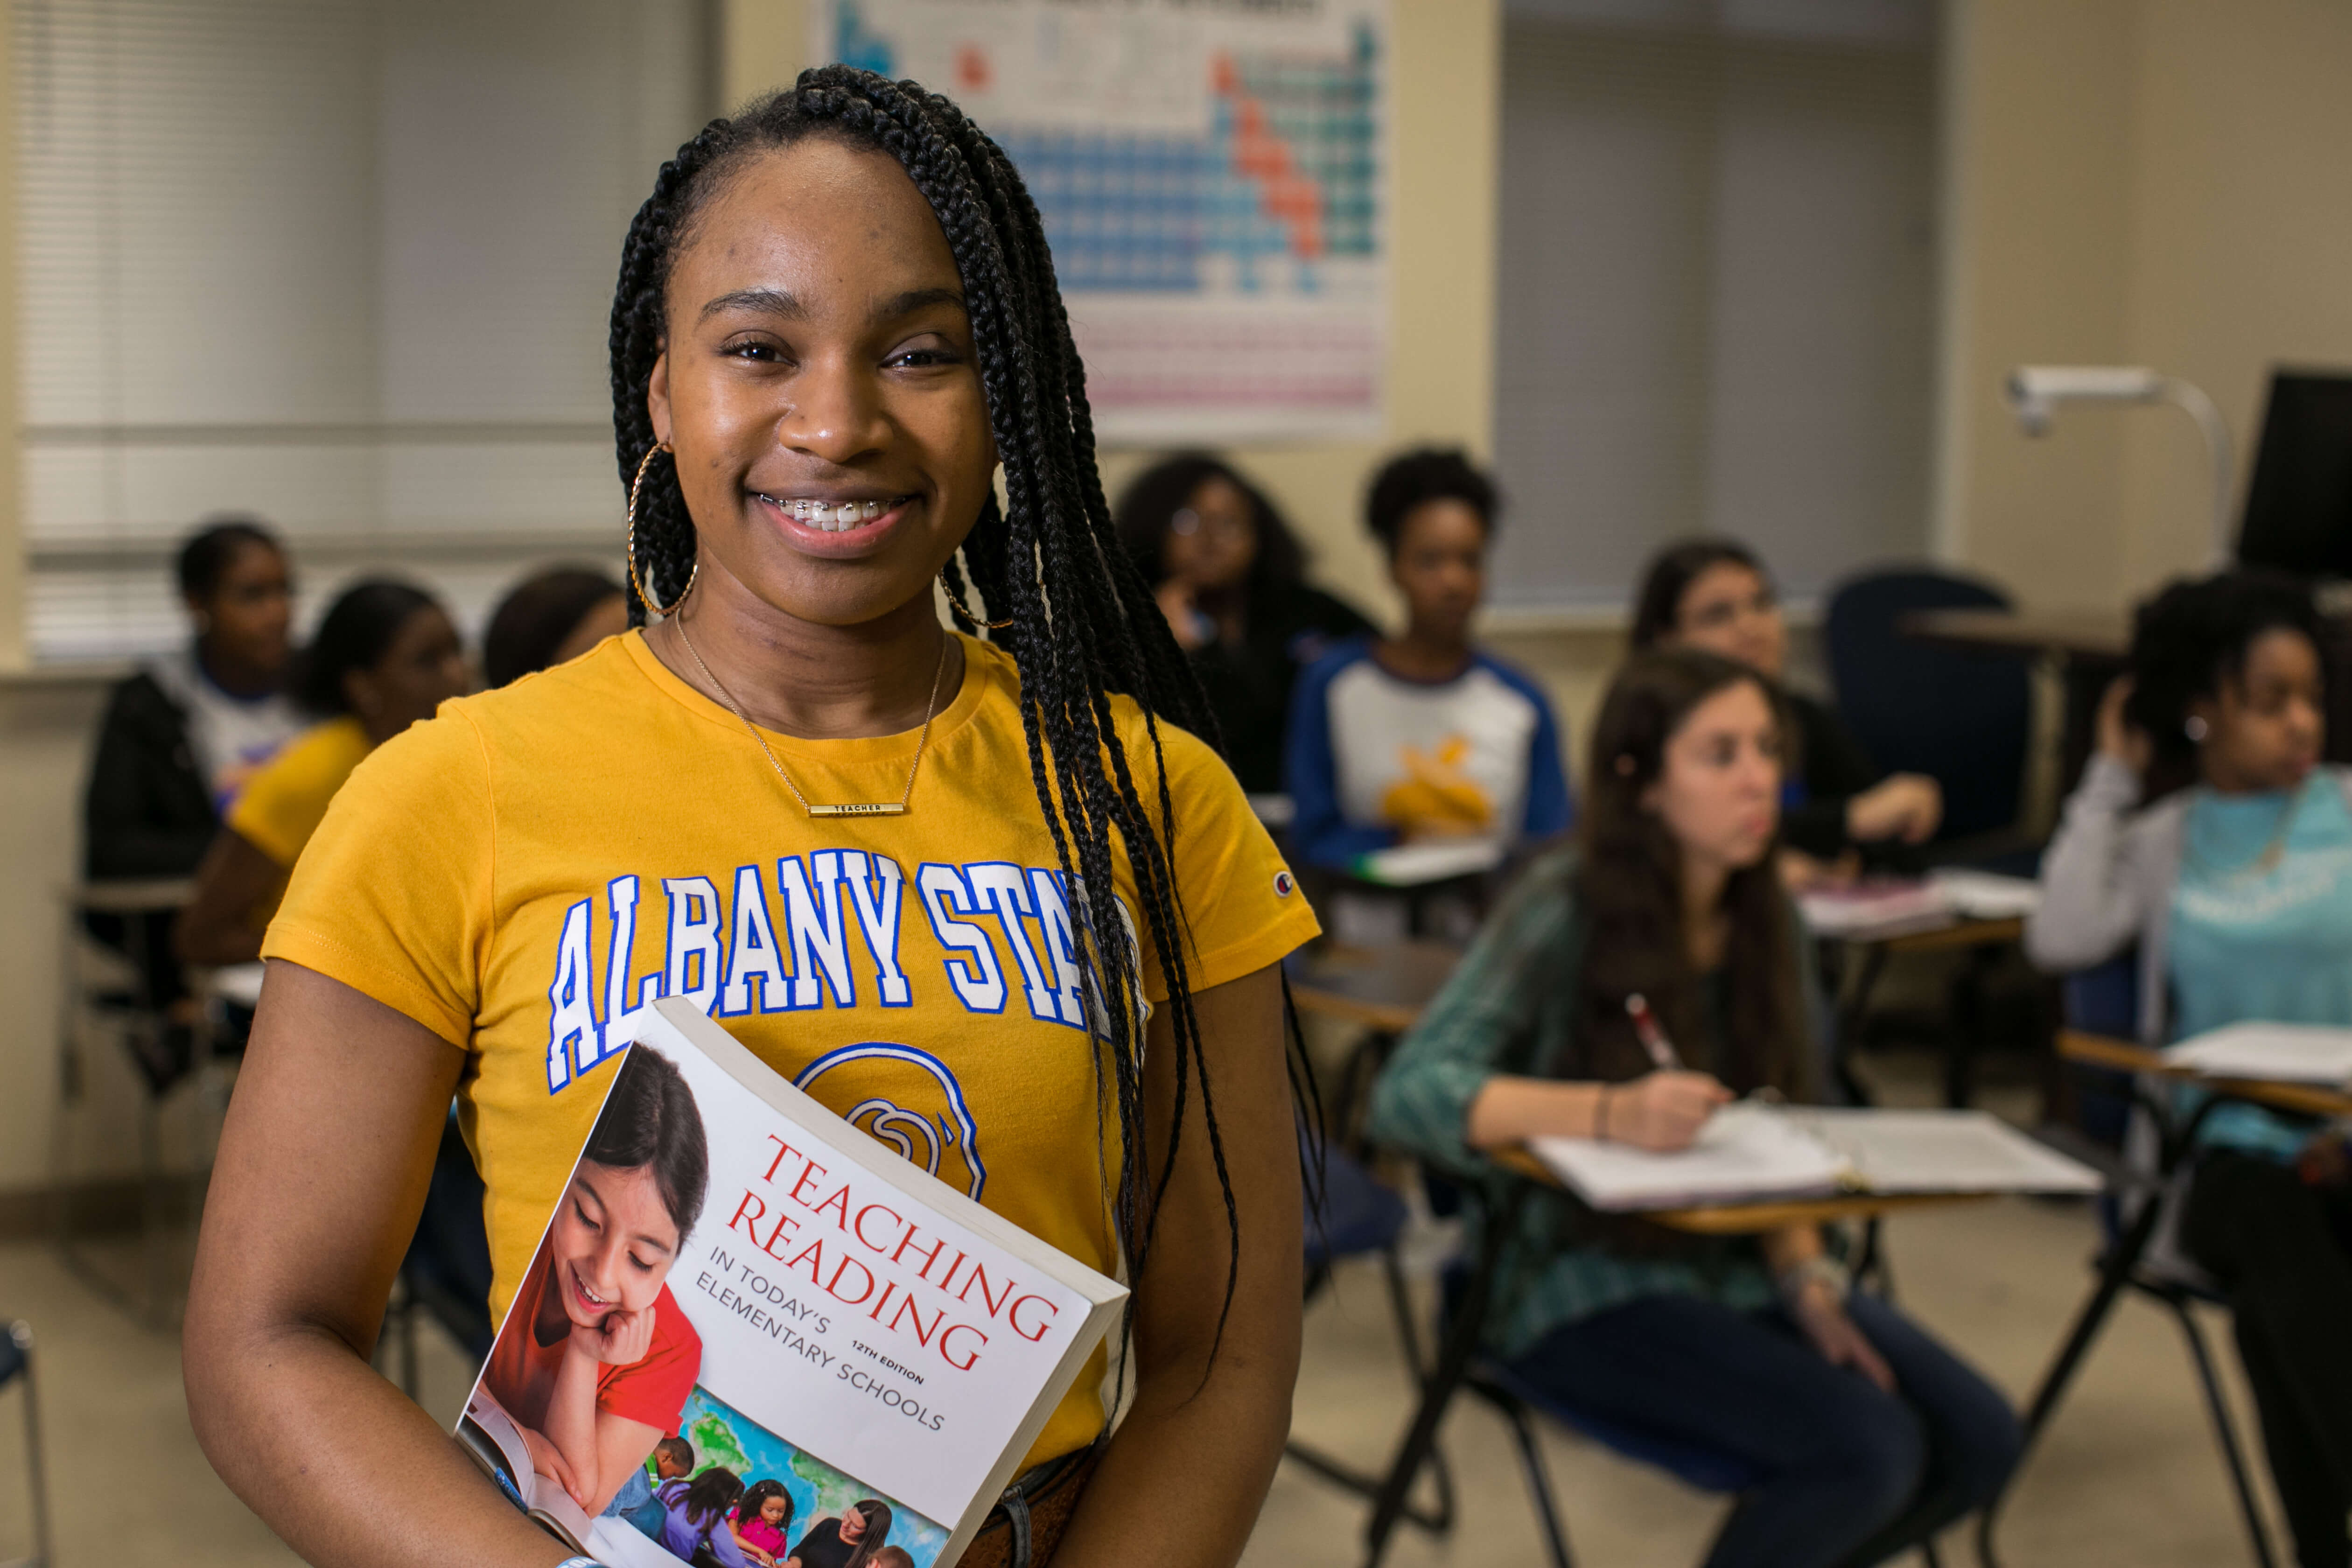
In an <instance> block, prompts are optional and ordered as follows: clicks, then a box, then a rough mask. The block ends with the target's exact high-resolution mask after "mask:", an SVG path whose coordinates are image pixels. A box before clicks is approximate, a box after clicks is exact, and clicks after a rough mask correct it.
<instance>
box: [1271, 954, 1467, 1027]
mask: <svg viewBox="0 0 2352 1568" xmlns="http://www.w3.org/2000/svg"><path fill="white" fill-rule="evenodd" d="M1461 962H1462V950H1461V949H1460V948H1458V947H1455V946H1454V945H1452V944H1451V943H1448V942H1428V941H1413V942H1384V943H1382V944H1381V945H1380V946H1378V947H1350V946H1349V945H1347V944H1346V943H1343V942H1328V943H1326V944H1324V945H1323V946H1322V947H1320V948H1319V949H1316V950H1314V951H1311V952H1302V953H1300V954H1299V955H1298V957H1297V960H1296V961H1294V962H1293V963H1291V965H1290V999H1291V1000H1292V1001H1293V1002H1295V1003H1296V1004H1297V1006H1298V1010H1299V1011H1300V1012H1302V1013H1313V1014H1317V1015H1318V1016H1322V1017H1326V1018H1339V1019H1344V1020H1345V1021H1346V1022H1348V1023H1350V1024H1363V1025H1367V1026H1370V1027H1372V1028H1375V1029H1379V1030H1381V1031H1382V1032H1383V1033H1386V1034H1391V1035H1402V1034H1403V1033H1404V1032H1405V1031H1406V1030H1407V1029H1410V1028H1412V1026H1413V1021H1414V1020H1415V1019H1417V1018H1419V1017H1420V1016H1421V1013H1422V1009H1423V1008H1424V1007H1426V1006H1428V1005H1429V1004H1430V1002H1431V1000H1432V999H1433V998H1434V997H1435V996H1436V994H1437V993H1438V991H1439V990H1440V988H1442V987H1443V986H1444V984H1445V982H1446V981H1447V980H1448V979H1449V978H1451V977H1452V975H1453V973H1454V965H1455V964H1457V963H1461Z"/></svg>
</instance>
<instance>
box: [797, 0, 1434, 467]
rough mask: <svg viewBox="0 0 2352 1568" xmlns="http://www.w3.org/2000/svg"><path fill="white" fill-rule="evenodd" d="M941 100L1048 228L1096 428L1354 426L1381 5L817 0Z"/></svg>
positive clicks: (1376, 421)
mask: <svg viewBox="0 0 2352 1568" xmlns="http://www.w3.org/2000/svg"><path fill="white" fill-rule="evenodd" d="M810 18H811V27H812V31H813V33H814V37H812V38H811V40H810V42H811V45H812V47H813V58H816V59H819V60H842V61H846V62H847V63H849V64H851V65H856V66H863V67H865V68H867V69H869V70H875V71H879V72H881V73H882V74H884V75H886V76H888V77H891V78H893V79H903V78H908V77H912V78H914V79H916V80H918V81H920V82H922V83H923V84H924V85H925V86H927V87H929V88H931V89H934V90H936V91H940V92H944V93H946V94H947V95H948V96H949V97H950V98H952V99H954V100H956V101H957V103H958V104H960V105H961V107H962V108H963V110H964V111H965V112H966V113H968V114H970V115H971V117H972V118H973V119H974V120H975V121H978V122H979V123H980V125H981V126H982V128H983V129H984V130H986V131H987V132H989V134H990V135H991V136H992V137H994V138H995V139H996V141H997V142H998V143H999V144H1000V145H1001V146H1003V148H1004V150H1005V152H1006V153H1008V154H1010V155H1011V157H1012V158H1013V163H1015V165H1016V166H1018V167H1019V169H1020V171H1021V176H1022V179H1023V180H1024V182H1025V183H1026V184H1027V185H1028V187H1029V191H1030V194H1031V195H1032V196H1034V198H1035V200H1036V203H1037V206H1038V210H1039V212H1040V213H1041V214H1042V215H1043V216H1044V218H1045V232H1046V237H1047V239H1048V240H1049V241H1050V243H1051V244H1052V246H1053V250H1054V264H1055V272H1056V273H1057V275H1058V276H1059V278H1060V280H1061V285H1062V291H1063V296H1064V299H1065V300H1066V303H1067V305H1068V308H1069V312H1070V319H1071V325H1072V330H1073V331H1074V332H1075V333H1076V337H1077V342H1078V348H1079V352H1080V353H1082V354H1084V356H1085V358H1086V363H1087V392H1088V395H1089V398H1090V400H1091V402H1092V403H1093V405H1094V411H1095V420H1096V426H1097V433H1098V434H1099V435H1100V436H1101V437H1102V438H1103V439H1104V440H1106V441H1108V442H1113V443H1118V444H1127V445H1164V444H1171V443H1179V442H1223V441H1237V440H1268V439H1276V440H1280V439H1297V438H1312V437H1368V436H1372V435H1376V434H1377V433H1378V432H1379V429H1380V427H1381V395H1382V380H1383V372H1384V365H1385V359H1386V336H1387V253H1388V242H1387V237H1386V234H1387V221H1388V214H1387V206H1388V196H1387V190H1388V185H1387V163H1388V146H1387V123H1388V115H1389V109H1388V76H1387V49H1388V5H1387V0H814V3H813V4H812V5H811V6H810Z"/></svg>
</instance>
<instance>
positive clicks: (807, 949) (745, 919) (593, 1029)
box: [546, 849, 1136, 1094]
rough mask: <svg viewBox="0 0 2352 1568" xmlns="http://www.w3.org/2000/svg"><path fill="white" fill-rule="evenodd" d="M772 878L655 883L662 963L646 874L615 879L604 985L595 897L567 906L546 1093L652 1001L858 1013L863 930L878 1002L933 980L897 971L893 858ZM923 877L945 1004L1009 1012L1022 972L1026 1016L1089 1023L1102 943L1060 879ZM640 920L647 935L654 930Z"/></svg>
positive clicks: (554, 983)
mask: <svg viewBox="0 0 2352 1568" xmlns="http://www.w3.org/2000/svg"><path fill="white" fill-rule="evenodd" d="M766 870H767V868H765V867H764V866H761V865H759V864H757V863H754V864H752V865H748V866H738V867H737V868H735V870H734V874H733V876H732V878H731V879H729V883H728V890H727V891H726V892H725V893H723V894H722V893H721V892H720V890H719V889H720V883H719V880H718V879H714V878H712V877H709V876H703V875H687V876H678V877H662V878H660V879H659V881H660V886H661V890H662V898H663V915H662V919H661V921H660V922H659V927H658V929H659V930H660V931H661V933H662V936H661V952H660V954H659V955H658V961H656V955H655V954H654V953H652V952H643V953H641V952H639V951H638V944H637V930H638V925H639V923H640V922H639V921H638V918H637V917H638V911H639V909H640V906H641V904H642V903H643V902H644V899H645V890H646V888H647V886H648V879H646V878H643V877H641V876H640V875H638V874H636V873H631V874H628V875H625V876H619V877H614V878H613V879H611V880H609V881H608V882H606V883H605V886H604V899H603V900H601V901H602V903H603V905H604V920H605V930H604V942H603V944H602V956H603V961H604V972H603V973H602V975H601V976H600V975H599V974H598V973H597V971H596V963H597V958H598V952H599V946H598V942H597V933H596V931H595V929H594V928H595V924H596V920H597V909H596V906H597V904H598V902H599V901H600V900H596V899H595V898H593V897H589V898H583V899H580V900H576V901H575V902H573V903H572V904H571V905H570V906H569V907H568V908H567V909H566V910H564V914H563V923H562V927H561V929H560V930H559V931H558V932H557V935H556V939H555V951H554V952H552V953H551V955H550V959H551V962H550V964H549V969H548V974H549V979H548V985H547V1019H548V1022H547V1053H546V1067H547V1089H548V1092H549V1093H550V1094H553V1093H555V1092H556V1091H558V1090H560V1089H563V1088H564V1087H565V1086H566V1085H568V1084H570V1083H572V1082H574V1081H576V1080H577V1079H579V1078H580V1076H581V1075H582V1074H583V1073H585V1072H587V1071H588V1070H589V1069H590V1068H593V1067H595V1066H596V1065H597V1064H598V1063H600V1062H603V1061H604V1060H606V1059H608V1058H611V1057H613V1056H615V1055H617V1054H618V1053H619V1052H620V1050H621V1049H622V1047H625V1046H626V1045H627V1044H628V1043H629V1041H631V1040H632V1039H634V1038H635V1037H636V1029H637V1024H638V1021H639V1018H640V1017H641V1016H642V1015H643V1013H644V1011H645V1009H646V1006H647V1005H650V1004H651V1003H652V1002H653V1001H654V999H655V998H656V997H659V996H684V997H687V998H689V999H690V1000H691V1001H692V1002H693V1003H694V1005H696V1006H698V1007H700V1008H702V1009H703V1010H704V1011H705V1012H708V1013H709V1014H711V1015H712V1016H717V1017H741V1016H748V1015H753V1014H765V1013H785V1012H793V1011H798V1010H802V1009H807V1008H815V1007H824V1006H827V1005H831V1006H833V1007H835V1008H849V1007H855V1006H856V1005H858V1003H859V1000H860V997H859V988H858V978H859V977H858V973H857V971H858V969H859V968H861V967H864V966H863V965H859V964H857V963H856V962H855V955H854V953H853V952H852V947H853V943H852V938H851V931H852V929H853V928H855V931H856V935H857V937H858V938H860V939H862V940H863V943H864V946H865V952H866V960H867V962H868V963H870V965H871V970H870V978H871V982H872V984H873V991H872V994H871V995H872V1001H873V1004H874V1005H879V1006H883V1007H911V1006H913V1005H915V999H916V992H917V989H918V986H919V984H934V985H936V984H937V981H935V980H929V981H927V980H926V978H925V976H923V975H909V974H908V973H907V971H906V968H905V966H904V965H903V964H902V963H901V962H900V960H899V956H898V939H899V933H900V931H902V929H903V926H904V922H905V921H906V920H907V919H908V908H907V906H908V902H909V901H910V900H908V896H907V893H908V876H907V873H906V871H905V869H904V868H902V867H900V866H899V864H898V862H897V861H896V860H893V859H892V858H889V857H888V856H887V855H877V854H874V853H872V852H871V851H868V850H863V849H819V850H815V851H813V852H811V853H809V854H807V855H804V856H803V855H786V856H782V857H781V858H778V859H777V860H776V862H775V885H774V888H773V889H770V887H769V885H768V882H767V879H766ZM912 881H913V884H914V899H913V900H912V901H914V902H916V903H919V905H920V906H921V909H922V911H923V916H924V918H925V919H926V920H927V921H929V924H930V928H931V934H932V936H933V937H934V938H936V939H937V940H938V942H939V944H940V948H941V949H942V950H943V954H942V957H941V960H940V978H942V979H944V980H945V981H946V982H947V987H946V991H945V992H944V993H943V994H942V993H939V992H936V991H935V992H934V993H933V995H934V997H935V998H937V999H938V1000H940V1001H944V1000H945V999H946V997H948V996H952V997H953V998H954V999H955V1001H956V1004H957V1005H960V1006H961V1008H962V1009H963V1010H964V1011H965V1012H967V1013H976V1014H986V1015H1002V1014H1003V1012H1004V1007H1005V1003H1006V1002H1007V1001H1008V1000H1010V998H1011V994H1012V990H1013V986H1012V984H1011V983H1010V976H1011V975H1012V974H1013V973H1018V974H1019V976H1020V986H1021V990H1022V993H1023V999H1024V1001H1025V1002H1026V1003H1027V1005H1028V1011H1029V1015H1030V1016H1032V1017H1033V1018H1036V1019H1038V1020H1040V1021H1042V1022H1045V1023H1053V1024H1061V1025H1064V1026H1068V1027H1070V1028H1076V1029H1083V1028H1085V1027H1086V1026H1087V983H1086V970H1085V965H1086V963H1087V958H1086V954H1087V952H1088V950H1089V948H1090V946H1091V941H1092V938H1091V935H1090V932H1089V931H1088V929H1087V919H1088V917H1087V911H1086V910H1085V908H1084V905H1085V900H1083V899H1076V900H1074V899H1073V898H1072V897H1071V896H1070V889H1069V886H1068V884H1067V883H1066V880H1065V879H1064V878H1063V876H1062V874H1061V872H1060V871H1058V870H1056V869H1055V868H1051V867H1043V866H1030V867H1023V866H1016V865H1014V864H1013V863H1012V862H1011V861H1006V860H985V861H978V862H974V863H971V864H969V865H961V866H959V865H950V864H944V863H941V862H938V861H931V862H927V863H926V864H924V865H922V866H920V867H919V868H917V869H916V871H915V875H914V877H913V879H912ZM1113 903H1114V905H1115V906H1116V910H1117V913H1118V917H1119V920H1120V922H1121V924H1122V926H1123V927H1124V928H1125V933H1126V937H1127V942H1128V945H1129V952H1130V954H1131V955H1133V954H1135V951H1136V950H1135V948H1134V921H1133V918H1132V917H1131V916H1130V915H1129V913H1128V910H1127V907H1126V905H1125V903H1124V902H1123V901H1120V900H1113ZM644 923H645V924H646V926H647V927H648V928H649V929H648V932H647V934H648V936H650V935H651V928H653V927H654V926H655V921H653V920H652V919H651V918H650V917H649V918H648V919H647V920H646V921H645V922H644ZM1007 952H1009V953H1010V955H1011V959H1012V963H1011V966H1010V968H1008V967H1007V964H1006V963H1005V955H1006V953H1007ZM600 981H601V984H600Z"/></svg>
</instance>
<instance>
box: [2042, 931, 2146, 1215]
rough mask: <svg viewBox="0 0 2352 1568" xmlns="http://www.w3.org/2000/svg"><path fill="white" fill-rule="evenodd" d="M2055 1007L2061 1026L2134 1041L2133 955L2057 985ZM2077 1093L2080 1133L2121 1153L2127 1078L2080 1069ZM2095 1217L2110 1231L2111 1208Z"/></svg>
mask: <svg viewBox="0 0 2352 1568" xmlns="http://www.w3.org/2000/svg"><path fill="white" fill-rule="evenodd" d="M2059 995H2060V1005H2061V1006H2062V1007H2063V1009H2064V1013H2065V1018H2066V1026H2067V1027H2068V1028H2070V1029H2081V1030H2083V1031H2084V1032H2085V1033H2087V1034H2093V1035H2111V1036H2113V1037H2116V1038H2117V1039H2123V1040H2135V1039H2137V1038H2138V1037H2139V950H2138V949H2137V948H2134V949H2132V950H2130V951H2129V952H2121V953H2118V954H2116V956H2115V957H2113V958H2111V959H2109V960H2107V961H2106V962H2105V963H2101V964H2096V965H2094V966H2093V967H2091V968H2089V969H2078V970H2076V971H2075V972H2074V973H2072V974H2069V975H2067V976H2066V978H2065V979H2064V980H2063V981H2062V982H2060V984H2059ZM2077 1077H2078V1080H2079V1082H2080V1084H2081V1088H2080V1089H2079V1090H2078V1091H2077V1094H2076V1097H2075V1107H2076V1112H2077V1115H2078V1117H2079V1119H2080V1120H2081V1122H2082V1127H2083V1131H2084V1133H2085V1134H2087V1135H2088V1136H2090V1137H2092V1138H2094V1139H2095V1140H2097V1141H2098V1142H2101V1143H2104V1144H2105V1145H2107V1147H2109V1148H2111V1149H2120V1148H2122V1147H2123V1142H2124V1130H2125V1129H2126V1127H2127V1126H2128V1125H2129V1123H2130V1121H2131V1110H2132V1092H2131V1078H2130V1075H2129V1074H2126V1073H2119V1072H2107V1071H2103V1070H2100V1069H2098V1068H2081V1069H2079V1070H2078V1074H2077ZM2100 1210H2101V1217H2102V1219H2103V1220H2105V1221H2106V1222H2107V1223H2108V1224H2109V1226H2110V1227H2112V1224H2113V1220H2114V1204H2113V1202H2112V1200H2110V1199H2105V1198H2102V1199H2101V1200H2100Z"/></svg>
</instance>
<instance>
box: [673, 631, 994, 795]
mask: <svg viewBox="0 0 2352 1568" xmlns="http://www.w3.org/2000/svg"><path fill="white" fill-rule="evenodd" d="M677 640H678V641H679V642H681V643H684V644H685V645H686V651H687V654H688V657H690V658H692V659H693V660H694V668H697V669H698V670H700V671H702V679H705V680H708V681H709V682H710V684H711V685H713V686H715V687H717V688H718V689H719V696H720V697H722V698H724V699H725V700H726V702H727V707H728V710H730V712H732V713H733V714H734V715H735V717H736V719H737V720H738V721H740V723H741V724H742V726H743V730H744V732H745V733H747V734H749V735H750V736H751V739H753V740H754V741H757V742H759V743H760V750H761V752H762V753H763V754H765V755H766V757H767V759H768V765H769V766H770V767H772V768H773V769H775V770H776V776H777V777H778V778H780V779H782V780H783V781H784V787H785V788H786V789H788V790H790V791H792V792H793V799H794V800H796V801H799V802H800V803H801V809H802V810H803V811H805V812H807V813H808V814H809V815H810V816H906V815H907V803H908V801H910V800H912V799H914V798H915V774H916V773H919V772H920V771H921V769H922V766H923V748H924V747H925V746H927V745H929V743H930V739H931V718H932V715H934V714H935V713H937V712H938V711H939V706H940V679H941V678H942V677H943V676H945V675H946V674H947V669H948V641H947V638H945V637H941V638H940V662H939V664H938V665H937V666H936V667H935V668H933V669H932V670H931V700H930V701H929V702H928V703H926V704H925V705H924V708H923V732H922V733H921V734H919V735H918V736H916V737H915V760H914V762H913V763H911V764H910V765H909V766H908V769H907V792H906V794H904V795H900V796H899V797H898V799H897V800H854V801H845V802H844V803H843V804H841V805H812V804H810V801H809V797H808V796H806V795H803V794H802V793H801V786H800V785H798V784H794V783H793V775H792V774H790V773H786V772H784V764H783V763H781V762H779V761H778V760H777V758H776V753H775V752H774V750H773V749H772V748H771V747H770V746H769V744H768V738H767V737H766V736H765V735H762V734H761V733H760V727H759V726H758V725H757V724H754V723H752V722H751V716H750V715H749V714H747V713H745V712H744V711H743V705H742V704H741V703H740V702H738V701H736V700H735V694H734V693H733V692H731V691H730V690H728V689H727V683H726V682H725V681H723V680H721V679H719V677H717V676H716V675H713V674H712V673H711V672H710V667H709V665H707V664H705V663H703V662H702V655H701V654H699V653H697V652H696V651H695V647H694V639H693V638H692V637H688V636H687V635H686V622H685V621H684V620H683V619H681V620H679V621H678V622H677Z"/></svg>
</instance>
